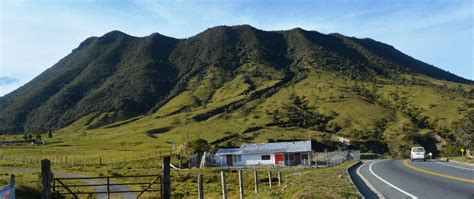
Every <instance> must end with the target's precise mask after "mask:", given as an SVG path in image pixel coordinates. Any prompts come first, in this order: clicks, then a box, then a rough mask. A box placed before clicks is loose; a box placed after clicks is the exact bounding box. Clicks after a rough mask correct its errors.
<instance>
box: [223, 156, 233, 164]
mask: <svg viewBox="0 0 474 199" xmlns="http://www.w3.org/2000/svg"><path fill="white" fill-rule="evenodd" d="M225 157H226V162H227V166H233V165H234V164H233V162H234V161H233V159H232V155H226V156H225Z"/></svg>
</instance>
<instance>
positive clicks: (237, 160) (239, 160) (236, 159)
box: [233, 155, 242, 162]
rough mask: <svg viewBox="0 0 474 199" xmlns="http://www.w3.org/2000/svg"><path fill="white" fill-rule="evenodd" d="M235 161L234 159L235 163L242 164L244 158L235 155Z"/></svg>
mask: <svg viewBox="0 0 474 199" xmlns="http://www.w3.org/2000/svg"><path fill="white" fill-rule="evenodd" d="M233 159H234V162H241V161H242V156H241V155H234V157H233Z"/></svg>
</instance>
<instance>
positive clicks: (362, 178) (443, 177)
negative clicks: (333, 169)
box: [351, 160, 474, 199]
mask: <svg viewBox="0 0 474 199" xmlns="http://www.w3.org/2000/svg"><path fill="white" fill-rule="evenodd" d="M351 176H352V179H353V181H354V183H355V184H356V186H357V187H358V188H359V190H360V191H361V193H362V195H364V196H365V197H366V198H430V199H431V198H443V199H445V198H450V199H451V198H463V199H464V198H467V199H474V167H473V166H470V165H465V164H458V163H452V162H441V161H435V160H432V161H431V160H427V161H426V162H424V161H414V162H412V161H410V160H372V161H367V162H365V163H364V164H362V165H361V166H359V167H358V168H357V169H354V170H353V171H352V172H351Z"/></svg>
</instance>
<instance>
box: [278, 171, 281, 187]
mask: <svg viewBox="0 0 474 199" xmlns="http://www.w3.org/2000/svg"><path fill="white" fill-rule="evenodd" d="M278 186H281V172H280V171H278Z"/></svg>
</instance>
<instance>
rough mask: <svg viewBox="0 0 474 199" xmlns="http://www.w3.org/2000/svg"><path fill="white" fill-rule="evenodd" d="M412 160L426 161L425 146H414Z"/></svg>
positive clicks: (411, 154)
mask: <svg viewBox="0 0 474 199" xmlns="http://www.w3.org/2000/svg"><path fill="white" fill-rule="evenodd" d="M410 158H411V161H413V160H423V161H426V156H425V148H423V147H412V148H411V153H410Z"/></svg>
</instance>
